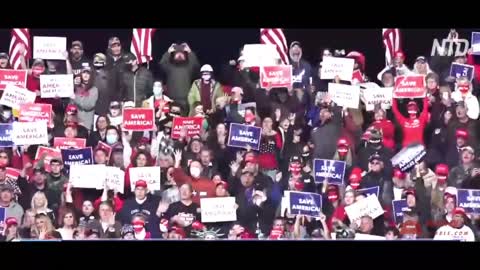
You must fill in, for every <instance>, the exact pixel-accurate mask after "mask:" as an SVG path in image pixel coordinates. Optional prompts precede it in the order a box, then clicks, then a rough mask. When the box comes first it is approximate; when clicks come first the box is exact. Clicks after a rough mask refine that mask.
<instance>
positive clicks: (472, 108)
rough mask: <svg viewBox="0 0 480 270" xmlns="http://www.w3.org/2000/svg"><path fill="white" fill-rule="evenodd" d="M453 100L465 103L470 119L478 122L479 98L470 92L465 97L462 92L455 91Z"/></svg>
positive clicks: (479, 111)
mask: <svg viewBox="0 0 480 270" xmlns="http://www.w3.org/2000/svg"><path fill="white" fill-rule="evenodd" d="M452 99H453V100H454V101H455V102H460V101H465V105H466V107H467V108H468V109H467V116H468V118H470V119H473V120H477V119H478V116H479V115H480V105H479V104H478V98H477V97H476V96H474V95H473V94H472V93H471V92H468V93H467V94H466V95H465V96H463V95H462V93H461V92H460V91H454V92H453V93H452Z"/></svg>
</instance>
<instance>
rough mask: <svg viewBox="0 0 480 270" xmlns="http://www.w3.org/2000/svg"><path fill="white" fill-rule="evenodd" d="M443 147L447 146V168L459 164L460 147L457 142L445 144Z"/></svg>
mask: <svg viewBox="0 0 480 270" xmlns="http://www.w3.org/2000/svg"><path fill="white" fill-rule="evenodd" d="M443 147H444V148H447V149H446V150H447V153H446V154H445V163H446V164H447V165H448V167H449V168H453V167H455V166H458V165H459V164H460V153H461V151H460V148H459V147H458V146H457V144H456V143H455V144H445V145H443Z"/></svg>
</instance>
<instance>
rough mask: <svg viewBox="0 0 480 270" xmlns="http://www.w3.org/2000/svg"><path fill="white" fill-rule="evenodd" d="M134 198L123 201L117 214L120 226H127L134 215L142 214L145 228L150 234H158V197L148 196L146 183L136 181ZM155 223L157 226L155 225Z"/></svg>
mask: <svg viewBox="0 0 480 270" xmlns="http://www.w3.org/2000/svg"><path fill="white" fill-rule="evenodd" d="M134 195H135V196H134V197H133V198H129V199H127V200H125V202H124V204H123V207H122V210H121V211H120V213H119V220H120V221H121V222H122V224H129V223H130V222H131V220H132V217H133V215H134V214H135V213H143V214H144V215H145V217H146V220H145V222H146V227H147V230H148V231H149V232H151V233H152V234H155V235H156V234H157V233H159V232H158V230H159V228H158V226H157V225H158V221H157V219H158V216H157V214H156V213H157V208H158V206H159V203H160V198H158V196H155V195H152V194H148V186H147V182H146V181H144V180H138V181H136V182H135V190H134ZM155 223H157V224H155Z"/></svg>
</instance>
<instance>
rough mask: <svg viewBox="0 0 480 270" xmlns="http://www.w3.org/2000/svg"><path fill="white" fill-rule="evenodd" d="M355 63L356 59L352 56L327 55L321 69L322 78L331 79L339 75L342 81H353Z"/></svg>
mask: <svg viewBox="0 0 480 270" xmlns="http://www.w3.org/2000/svg"><path fill="white" fill-rule="evenodd" d="M354 64H355V60H353V59H351V58H341V57H326V58H324V59H323V62H322V68H321V69H320V79H322V80H331V79H335V76H338V77H340V80H342V81H351V80H352V77H353V66H354Z"/></svg>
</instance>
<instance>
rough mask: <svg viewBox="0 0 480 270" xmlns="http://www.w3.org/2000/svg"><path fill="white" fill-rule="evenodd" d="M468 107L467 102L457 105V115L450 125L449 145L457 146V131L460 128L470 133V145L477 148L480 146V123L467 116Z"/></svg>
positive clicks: (457, 103) (460, 102)
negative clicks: (479, 139)
mask: <svg viewBox="0 0 480 270" xmlns="http://www.w3.org/2000/svg"><path fill="white" fill-rule="evenodd" d="M467 113H468V106H467V105H466V103H465V101H459V102H456V103H455V114H454V117H453V118H452V120H451V121H450V122H449V123H448V133H447V142H448V144H455V141H456V136H455V135H456V131H457V129H459V128H463V129H466V130H467V131H468V144H469V145H472V146H475V145H477V144H478V135H477V134H478V131H477V130H478V121H475V120H474V119H471V118H469V117H468V115H467Z"/></svg>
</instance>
